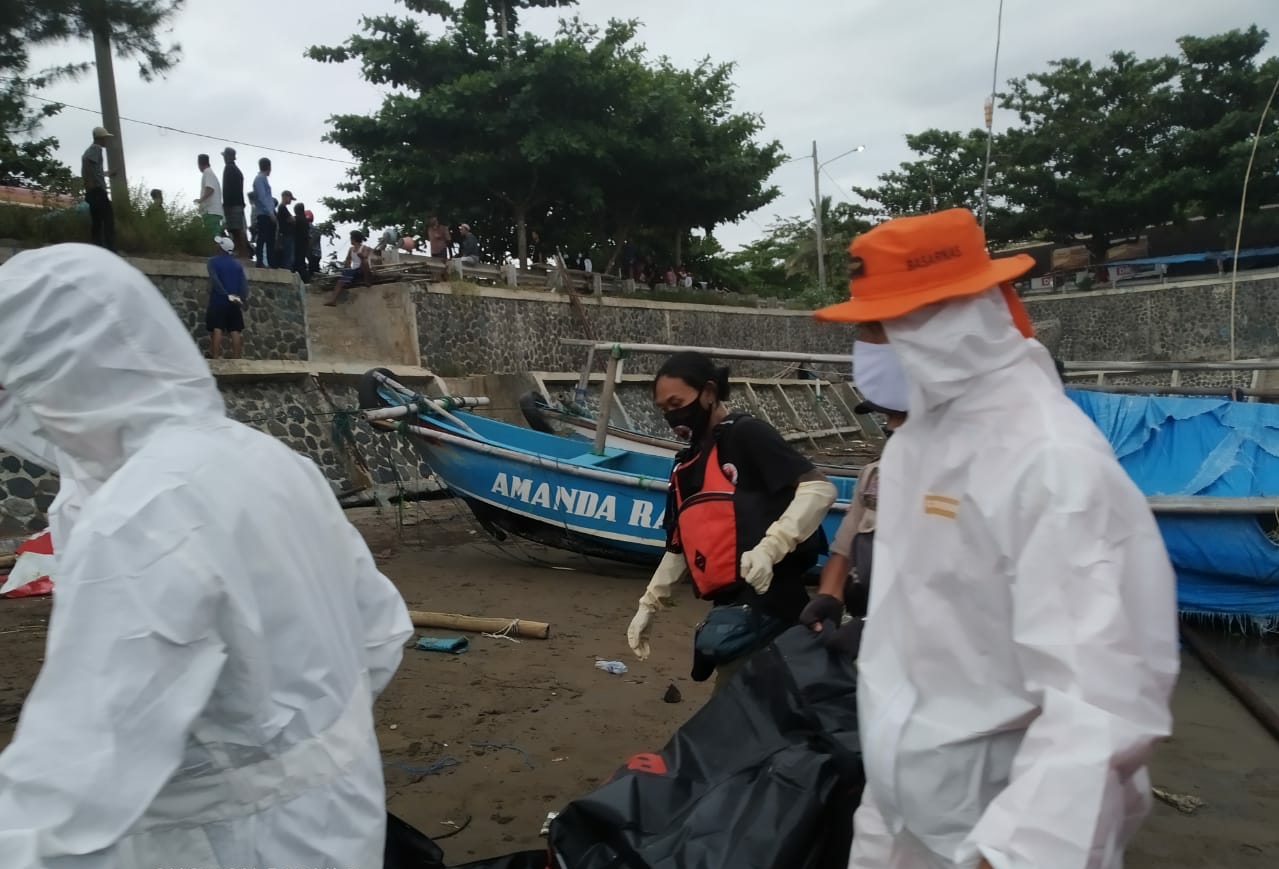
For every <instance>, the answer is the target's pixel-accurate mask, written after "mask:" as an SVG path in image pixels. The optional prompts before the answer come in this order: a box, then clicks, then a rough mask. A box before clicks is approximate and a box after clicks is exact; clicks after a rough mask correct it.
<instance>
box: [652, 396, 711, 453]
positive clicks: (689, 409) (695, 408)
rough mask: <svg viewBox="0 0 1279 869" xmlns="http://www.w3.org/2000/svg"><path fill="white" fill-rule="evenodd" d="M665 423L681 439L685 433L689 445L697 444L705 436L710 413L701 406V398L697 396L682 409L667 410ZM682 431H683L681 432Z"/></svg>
mask: <svg viewBox="0 0 1279 869" xmlns="http://www.w3.org/2000/svg"><path fill="white" fill-rule="evenodd" d="M663 415H664V416H665V417H666V423H667V424H668V425H669V426H670V427H671V429H672V430H674V432H675V434H676V435H678V436H680V437H683V436H684V435H685V433H687V436H688V439H689V441H690V442H691V443H698V442H699V441H701V439H702V438H704V437H705V436H706V429H707V428H709V427H710V424H711V412H710V411H709V410H707V409H706V408H705V407H704V406H703V405H702V397H701V395H698V396H697V398H694V399H693V400H692V401H690V402H689V403H688V404H686V405H684V406H683V407H677V408H675V409H674V410H668V411H666V413H665V414H663ZM681 429H683V431H681Z"/></svg>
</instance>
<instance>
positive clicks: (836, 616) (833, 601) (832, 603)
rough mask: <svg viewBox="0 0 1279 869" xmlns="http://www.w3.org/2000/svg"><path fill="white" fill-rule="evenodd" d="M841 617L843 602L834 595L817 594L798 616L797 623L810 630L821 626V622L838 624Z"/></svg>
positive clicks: (842, 614) (842, 615)
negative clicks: (814, 626)
mask: <svg viewBox="0 0 1279 869" xmlns="http://www.w3.org/2000/svg"><path fill="white" fill-rule="evenodd" d="M792 612H794V610H792ZM843 617H844V602H843V601H841V600H839V599H838V598H836V597H835V596H834V595H829V594H819V595H817V597H815V598H813V599H812V600H810V601H809V602H808V605H807V606H806V607H804V611H803V612H802V613H800V614H799V623H800V624H801V625H808V626H809V627H810V628H811V627H812V626H813V625H817V624H821V623H822V622H834V623H835V624H839V620H840V619H841V618H843Z"/></svg>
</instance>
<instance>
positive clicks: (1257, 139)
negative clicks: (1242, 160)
mask: <svg viewBox="0 0 1279 869" xmlns="http://www.w3.org/2000/svg"><path fill="white" fill-rule="evenodd" d="M1276 92H1279V78H1276V79H1275V86H1274V87H1273V88H1271V89H1270V99H1268V100H1266V107H1265V108H1264V109H1262V110H1261V120H1259V121H1257V134H1256V135H1255V136H1253V137H1252V154H1250V155H1249V157H1248V168H1247V169H1246V170H1244V173H1243V195H1242V196H1240V197H1239V229H1238V230H1237V231H1236V232H1235V257H1234V262H1233V263H1232V264H1231V266H1230V361H1231V362H1234V361H1235V359H1236V356H1235V285H1236V283H1237V282H1238V280H1239V245H1240V244H1241V243H1242V242H1243V217H1244V212H1245V210H1246V209H1247V207H1248V181H1249V180H1250V179H1251V178H1252V162H1253V160H1255V159H1256V158H1257V145H1259V144H1260V143H1261V131H1262V130H1263V129H1264V128H1265V125H1266V115H1268V114H1269V113H1270V105H1271V104H1272V103H1273V102H1274V101H1275V93H1276Z"/></svg>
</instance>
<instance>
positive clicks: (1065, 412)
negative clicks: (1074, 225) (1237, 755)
mask: <svg viewBox="0 0 1279 869" xmlns="http://www.w3.org/2000/svg"><path fill="white" fill-rule="evenodd" d="M884 328H885V329H886V330H887V334H888V337H889V340H890V342H891V344H892V346H893V348H894V349H895V350H896V352H897V355H898V357H899V358H900V359H901V363H902V365H903V367H904V368H905V370H906V374H907V377H908V379H909V380H910V390H911V394H910V408H909V410H910V418H909V420H908V421H907V422H906V424H905V425H903V426H902V427H901V428H900V429H898V431H897V434H896V436H895V437H894V438H893V439H892V440H891V441H889V442H888V444H887V447H886V449H885V451H884V455H883V459H882V462H881V464H880V478H881V485H880V497H879V515H878V533H877V534H876V538H875V547H874V563H875V582H874V584H873V585H872V587H871V597H870V611H869V616H868V618H867V622H866V629H865V634H864V637H863V642H862V646H861V657H860V661H859V670H860V682H859V688H858V702H859V704H860V718H861V736H862V740H863V750H864V758H865V765H866V777H867V787H866V792H865V795H864V797H863V802H862V806H861V808H859V810H858V813H857V816H856V834H855V838H854V841H853V848H852V856H851V859H850V863H849V865H850V867H856V869H943V867H945V869H950V867H964V869H971V867H974V866H976V865H977V864H978V862H979V860H980V859H981V858H982V857H984V858H985V859H986V860H987V861H988V862H989V863H990V865H991V866H992V867H994V869H1046V867H1053V869H1085V867H1088V869H1118V867H1120V866H1121V864H1122V859H1123V858H1122V853H1123V848H1124V845H1125V843H1126V842H1127V840H1128V839H1129V837H1130V836H1131V834H1132V833H1133V832H1134V830H1135V828H1136V826H1137V825H1138V824H1139V823H1140V821H1141V820H1142V819H1143V818H1144V817H1145V815H1146V813H1147V812H1148V811H1149V802H1150V798H1149V794H1150V783H1149V780H1148V776H1147V772H1146V769H1145V767H1146V763H1147V761H1148V760H1149V758H1150V755H1151V752H1152V750H1153V748H1154V745H1155V742H1156V741H1157V740H1159V739H1160V738H1161V737H1164V736H1167V735H1168V733H1169V732H1170V728H1171V723H1172V719H1171V714H1170V712H1169V708H1168V701H1169V695H1170V694H1171V691H1172V688H1173V683H1174V681H1175V679H1176V674H1177V669H1178V661H1179V659H1178V646H1177V622H1176V596H1175V586H1174V579H1173V572H1172V567H1171V566H1170V564H1169V561H1168V557H1167V554H1166V552H1165V549H1164V545H1163V541H1162V539H1161V538H1160V535H1159V531H1158V530H1157V528H1156V526H1155V522H1154V519H1153V518H1152V516H1151V514H1150V510H1149V508H1148V507H1147V505H1146V503H1145V499H1144V498H1143V497H1142V495H1141V493H1140V492H1139V491H1138V489H1137V488H1136V486H1135V485H1134V484H1133V483H1132V482H1131V481H1130V480H1129V478H1128V477H1127V476H1126V475H1125V474H1124V472H1123V470H1122V469H1121V468H1120V466H1119V464H1118V462H1117V461H1116V460H1115V457H1114V454H1113V452H1112V450H1111V448H1110V445H1109V444H1108V443H1107V442H1106V440H1105V439H1104V438H1103V437H1102V435H1101V433H1100V432H1098V431H1097V429H1096V427H1095V426H1094V425H1093V424H1092V423H1091V421H1090V420H1088V419H1087V417H1085V416H1084V415H1083V414H1082V413H1081V412H1080V411H1079V410H1078V409H1077V408H1076V407H1075V406H1074V405H1073V404H1072V403H1071V402H1070V401H1069V399H1067V398H1066V396H1065V395H1064V394H1063V392H1062V389H1061V385H1060V382H1059V380H1058V377H1057V374H1056V372H1055V370H1054V367H1053V363H1052V360H1051V358H1050V357H1049V355H1048V353H1047V351H1046V350H1045V349H1044V348H1043V347H1042V346H1041V345H1040V344H1039V343H1038V342H1036V341H1033V340H1026V339H1025V338H1023V337H1022V336H1021V334H1019V333H1018V332H1017V330H1016V329H1015V328H1014V326H1013V321H1012V318H1011V315H1010V313H1009V310H1008V306H1007V304H1006V303H1005V300H1004V299H1003V298H1002V296H1001V295H1000V293H999V292H998V291H990V292H987V293H985V294H982V295H978V296H973V297H970V298H966V299H960V300H953V301H948V302H943V303H940V304H934V305H930V306H927V307H924V308H921V309H919V310H916V311H914V312H912V313H910V314H907V315H905V316H903V317H900V318H897V319H893V320H886V321H885V322H884ZM923 540H926V541H928V545H927V546H920V545H919V543H920V541H923Z"/></svg>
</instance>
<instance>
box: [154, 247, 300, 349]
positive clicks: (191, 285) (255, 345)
mask: <svg viewBox="0 0 1279 869" xmlns="http://www.w3.org/2000/svg"><path fill="white" fill-rule="evenodd" d="M133 263H134V265H136V266H138V267H139V268H140V269H141V270H142V271H143V272H144V273H145V274H146V275H147V276H148V277H149V278H151V282H152V283H154V284H155V285H156V288H157V289H159V291H160V293H161V294H162V295H163V296H164V298H165V300H166V301H168V303H169V304H170V305H172V306H173V309H174V310H175V311H177V313H178V318H179V319H180V320H182V322H183V323H185V324H186V327H187V329H188V330H190V332H191V335H192V337H193V338H195V342H196V344H198V345H199V347H200V352H202V353H204V354H205V355H206V356H207V355H208V352H209V333H208V331H207V330H206V329H205V328H204V312H205V309H206V308H207V307H208V303H209V275H208V271H207V267H206V265H205V263H203V262H194V263H174V262H150V261H146V260H134V261H133ZM247 271H248V278H249V298H248V300H247V301H246V303H245V307H244V358H245V359H297V360H301V359H307V358H308V356H307V341H306V307H305V304H304V298H305V297H304V296H303V292H304V289H303V287H302V282H301V281H299V280H298V278H297V275H295V274H293V273H292V272H284V271H280V270H273V269H259V268H250V269H248V270H247ZM224 349H226V347H225V339H224Z"/></svg>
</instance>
